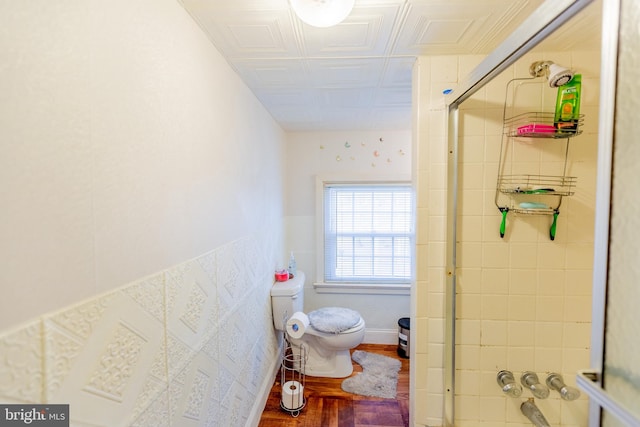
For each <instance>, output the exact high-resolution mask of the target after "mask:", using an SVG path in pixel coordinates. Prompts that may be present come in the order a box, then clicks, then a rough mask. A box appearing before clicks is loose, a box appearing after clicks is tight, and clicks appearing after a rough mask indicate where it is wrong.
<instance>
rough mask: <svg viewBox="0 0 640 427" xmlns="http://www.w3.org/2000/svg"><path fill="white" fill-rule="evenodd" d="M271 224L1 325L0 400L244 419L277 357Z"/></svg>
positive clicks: (111, 413) (90, 415) (187, 421)
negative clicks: (19, 323)
mask: <svg viewBox="0 0 640 427" xmlns="http://www.w3.org/2000/svg"><path fill="white" fill-rule="evenodd" d="M271 234H273V233H272V232H268V233H265V235H264V236H261V237H256V236H253V237H247V238H244V239H240V240H237V241H234V242H231V243H229V244H226V245H224V246H222V247H219V248H217V249H215V250H213V251H211V252H209V253H206V254H203V255H201V256H199V257H198V258H196V259H193V260H189V261H186V262H184V263H183V264H180V265H177V266H174V267H171V268H169V269H167V270H164V271H161V272H158V273H157V274H155V275H152V276H149V277H147V278H143V279H140V280H138V281H135V282H133V283H130V284H128V285H125V286H123V287H122V288H120V289H118V290H116V291H113V292H110V293H107V294H104V295H99V296H97V297H95V298H93V299H90V300H87V301H84V302H82V303H80V304H77V305H75V306H72V307H68V308H65V309H63V310H60V311H58V312H55V313H50V314H46V315H44V316H42V317H41V318H39V319H37V320H34V321H33V322H31V323H29V324H27V325H25V326H23V327H21V328H18V329H17V330H15V331H11V332H5V333H3V334H2V335H0V350H1V351H0V354H1V355H2V359H0V378H1V379H2V380H1V381H0V399H1V400H3V401H5V402H16V403H20V402H24V403H27V402H29V403H68V404H70V412H71V422H72V424H73V425H91V426H105V427H107V426H109V427H112V426H149V427H151V426H153V427H159V426H185V427H186V426H243V425H245V423H246V422H247V421H248V420H249V417H250V416H251V413H252V410H254V409H253V406H254V405H256V404H257V405H260V404H261V403H262V401H263V400H262V399H263V395H264V393H265V390H267V391H268V390H269V389H270V386H271V383H272V381H273V372H274V368H275V367H276V362H277V361H278V359H279V351H278V344H277V340H276V336H275V333H274V330H273V324H272V321H271V303H270V294H269V291H270V287H271V285H272V284H273V270H272V268H270V267H269V266H270V265H272V264H273V263H272V262H271V261H272V260H273V259H276V257H277V256H279V254H280V251H279V250H278V251H277V254H276V253H274V251H273V249H274V248H276V247H278V246H277V245H276V246H273V244H272V243H271V242H272V241H273V239H274V238H276V239H277V237H276V236H272V235H271ZM261 409H262V408H257V410H258V411H261Z"/></svg>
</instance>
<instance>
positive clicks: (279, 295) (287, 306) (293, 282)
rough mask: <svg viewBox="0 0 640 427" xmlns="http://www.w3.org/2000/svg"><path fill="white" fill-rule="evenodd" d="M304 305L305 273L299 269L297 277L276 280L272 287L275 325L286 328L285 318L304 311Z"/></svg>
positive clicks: (282, 329)
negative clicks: (284, 280) (280, 280)
mask: <svg viewBox="0 0 640 427" xmlns="http://www.w3.org/2000/svg"><path fill="white" fill-rule="evenodd" d="M303 305H304V273H303V272H301V271H300V270H298V272H297V274H296V275H295V277H293V278H292V279H289V280H287V281H286V282H276V283H275V284H274V285H273V287H272V288H271V310H272V311H273V326H275V328H276V329H277V330H279V331H284V330H285V325H284V319H287V318H289V317H290V316H291V315H292V314H293V313H295V312H297V311H302V309H303Z"/></svg>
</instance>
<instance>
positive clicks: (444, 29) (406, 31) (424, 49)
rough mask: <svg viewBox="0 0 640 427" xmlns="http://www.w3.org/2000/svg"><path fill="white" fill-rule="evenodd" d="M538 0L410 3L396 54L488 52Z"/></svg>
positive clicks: (419, 1) (416, 0)
mask: <svg viewBox="0 0 640 427" xmlns="http://www.w3.org/2000/svg"><path fill="white" fill-rule="evenodd" d="M539 4H540V1H539V0H536V1H531V0H519V1H512V0H485V1H482V2H477V1H473V0H453V1H447V2H443V1H424V0H413V1H411V2H410V11H409V14H408V17H407V20H406V22H405V24H404V26H403V29H402V31H401V32H400V34H399V37H398V44H397V45H396V48H395V51H394V53H396V54H418V55H420V54H421V55H425V54H468V53H481V52H484V53H488V52H489V51H491V50H492V49H493V48H495V47H496V46H497V45H498V44H499V42H501V41H502V40H503V39H504V38H505V37H506V36H507V35H508V34H509V33H510V32H511V30H512V29H513V27H515V26H516V24H515V23H514V22H513V21H514V20H516V22H517V23H519V22H521V20H522V17H523V16H526V15H523V13H525V12H527V11H531V10H533V9H534V8H535V7H536V6H537V5H539Z"/></svg>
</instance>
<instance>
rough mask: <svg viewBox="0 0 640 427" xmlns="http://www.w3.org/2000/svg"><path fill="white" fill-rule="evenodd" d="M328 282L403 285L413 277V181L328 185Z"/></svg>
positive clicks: (325, 200)
mask: <svg viewBox="0 0 640 427" xmlns="http://www.w3.org/2000/svg"><path fill="white" fill-rule="evenodd" d="M322 205H323V235H322V240H323V246H324V247H323V264H324V265H323V270H324V278H323V280H324V283H325V284H329V286H330V285H331V284H332V283H334V284H335V283H341V284H369V285H384V284H388V285H398V284H409V283H410V282H411V278H412V271H413V268H412V263H413V248H414V219H413V217H414V215H413V212H414V209H413V191H412V188H411V185H410V184H409V183H400V184H380V183H336V182H324V183H323V196H322Z"/></svg>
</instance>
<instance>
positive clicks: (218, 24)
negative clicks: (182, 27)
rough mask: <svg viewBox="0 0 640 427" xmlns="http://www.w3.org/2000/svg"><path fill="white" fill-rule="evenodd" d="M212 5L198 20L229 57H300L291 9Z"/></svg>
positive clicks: (201, 12)
mask: <svg viewBox="0 0 640 427" xmlns="http://www.w3.org/2000/svg"><path fill="white" fill-rule="evenodd" d="M210 3H211V5H210V7H209V6H207V7H205V8H204V9H202V10H200V11H199V12H198V14H197V20H198V21H199V22H200V24H201V26H202V27H203V28H204V29H205V31H206V32H207V33H208V34H209V36H210V38H211V39H212V41H213V43H214V44H215V45H216V47H217V48H218V49H219V50H220V51H221V52H222V54H223V55H225V56H226V57H228V58H241V57H258V58H269V57H297V56H300V51H299V48H298V44H297V43H296V39H295V35H294V33H293V27H292V25H291V19H292V16H291V11H290V10H289V8H286V9H280V10H278V9H269V10H256V9H245V8H241V7H236V8H219V7H218V5H217V4H216V3H220V2H210ZM229 3H231V2H229ZM208 10H210V12H208Z"/></svg>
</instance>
